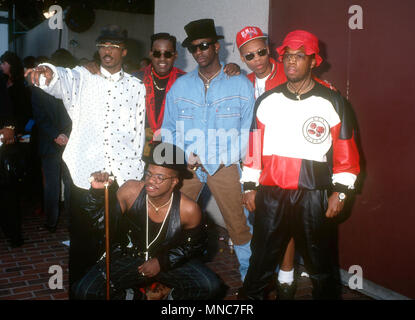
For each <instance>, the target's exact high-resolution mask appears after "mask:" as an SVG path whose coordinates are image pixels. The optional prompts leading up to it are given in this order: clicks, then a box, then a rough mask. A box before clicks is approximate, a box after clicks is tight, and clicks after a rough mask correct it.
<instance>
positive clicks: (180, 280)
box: [72, 252, 221, 300]
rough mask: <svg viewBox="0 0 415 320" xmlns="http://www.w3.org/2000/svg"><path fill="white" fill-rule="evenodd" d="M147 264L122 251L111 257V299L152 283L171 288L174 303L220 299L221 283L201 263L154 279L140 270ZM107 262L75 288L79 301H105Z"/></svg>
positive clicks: (164, 273) (141, 259) (177, 269)
mask: <svg viewBox="0 0 415 320" xmlns="http://www.w3.org/2000/svg"><path fill="white" fill-rule="evenodd" d="M143 263H144V259H143V258H141V257H132V256H131V255H129V254H123V253H121V252H118V253H114V254H112V256H111V267H110V281H111V285H112V286H113V290H112V292H113V293H112V295H111V299H114V300H116V299H124V298H125V289H128V288H139V287H142V286H145V285H147V284H149V283H152V282H156V281H157V282H160V283H162V284H164V285H166V286H167V287H169V288H171V289H172V291H171V294H172V298H173V299H174V300H206V299H218V296H219V295H220V293H221V281H220V280H219V278H218V277H217V276H216V274H215V273H213V271H211V270H210V269H209V268H208V267H206V266H205V265H204V264H203V263H201V262H200V261H198V260H190V261H188V262H186V263H185V264H183V265H181V266H179V267H177V268H174V269H172V270H169V271H165V272H163V271H161V272H160V273H159V274H157V275H156V276H155V277H153V278H146V277H143V276H142V275H141V274H139V272H138V270H137V269H138V267H139V266H140V265H141V264H143ZM105 266H106V265H105V259H102V260H101V261H100V262H99V263H98V264H97V265H95V266H94V267H92V268H91V269H90V271H89V272H88V273H87V274H86V275H85V276H84V277H83V278H82V279H81V280H80V281H78V282H77V283H75V284H74V286H73V287H72V292H73V296H74V298H75V299H93V300H98V299H105V296H106V278H105V270H106V267H105Z"/></svg>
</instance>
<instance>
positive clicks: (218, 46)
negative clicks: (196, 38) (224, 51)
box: [215, 41, 220, 53]
mask: <svg viewBox="0 0 415 320" xmlns="http://www.w3.org/2000/svg"><path fill="white" fill-rule="evenodd" d="M219 49H220V43H219V41H216V42H215V52H216V53H219Z"/></svg>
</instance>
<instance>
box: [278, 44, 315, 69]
mask: <svg viewBox="0 0 415 320" xmlns="http://www.w3.org/2000/svg"><path fill="white" fill-rule="evenodd" d="M287 47H290V48H291V49H293V50H298V49H300V48H301V47H304V49H305V53H306V55H308V56H309V55H312V54H314V56H315V59H316V67H318V66H319V65H320V64H321V63H322V62H323V58H322V57H321V56H320V55H319V54H318V53H316V52H315V51H314V50H312V49H311V48H310V47H308V46H306V45H304V42H303V41H295V40H290V41H288V42H286V43H285V44H283V45H282V46H280V47H278V48H277V49H276V51H277V53H278V55H279V57H278V61H280V62H282V56H283V55H284V52H285V48H287Z"/></svg>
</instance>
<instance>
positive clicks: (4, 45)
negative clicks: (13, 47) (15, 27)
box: [0, 11, 9, 56]
mask: <svg viewBox="0 0 415 320" xmlns="http://www.w3.org/2000/svg"><path fill="white" fill-rule="evenodd" d="M8 16H9V13H8V12H7V11H0V17H3V18H7V17H8ZM7 50H9V26H8V25H7V24H0V56H1V55H2V54H3V53H4V52H5V51H7Z"/></svg>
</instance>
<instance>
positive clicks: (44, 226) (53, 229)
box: [37, 224, 56, 233]
mask: <svg viewBox="0 0 415 320" xmlns="http://www.w3.org/2000/svg"><path fill="white" fill-rule="evenodd" d="M37 229H38V230H39V231H45V230H47V231H49V232H50V233H55V232H56V226H54V227H49V226H48V225H47V224H44V225H43V226H39V227H38V228H37Z"/></svg>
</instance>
